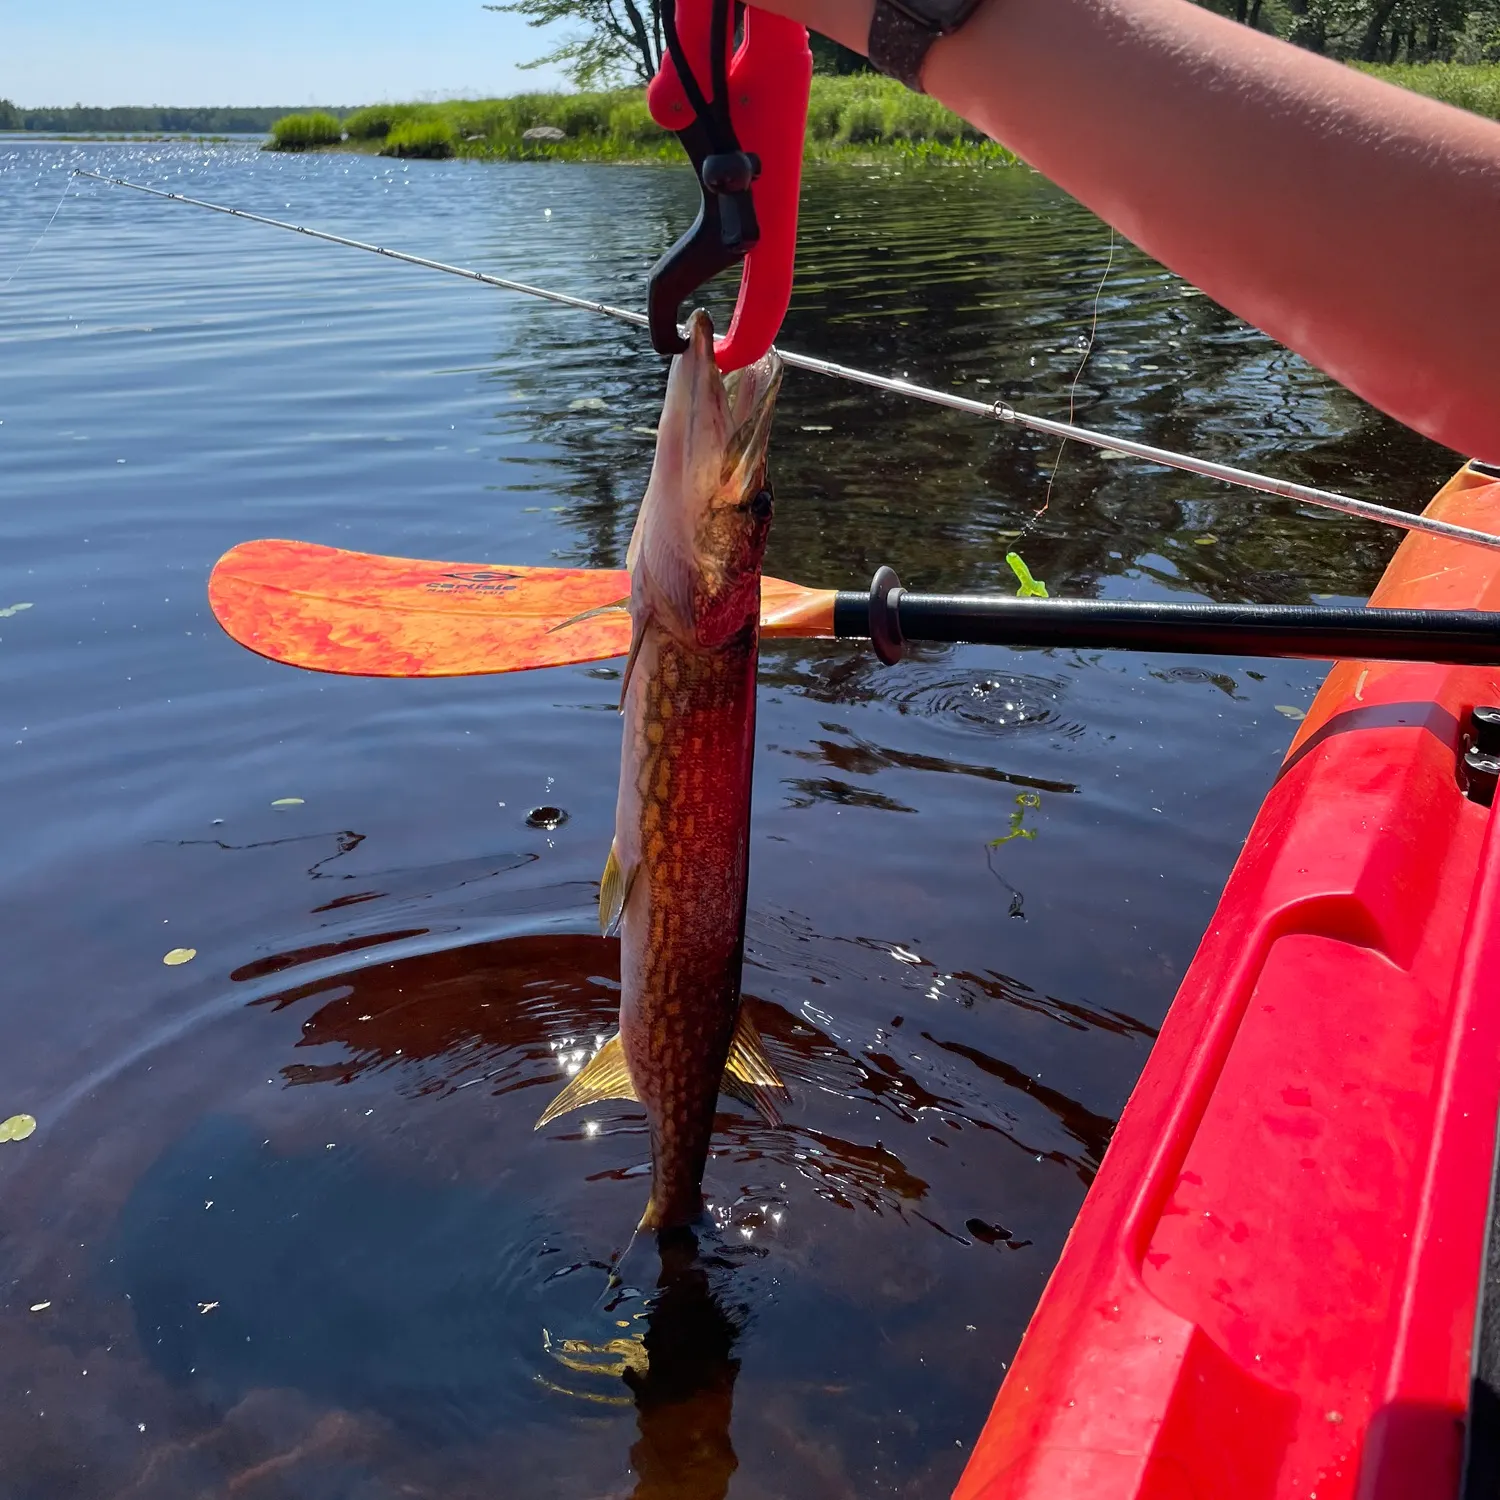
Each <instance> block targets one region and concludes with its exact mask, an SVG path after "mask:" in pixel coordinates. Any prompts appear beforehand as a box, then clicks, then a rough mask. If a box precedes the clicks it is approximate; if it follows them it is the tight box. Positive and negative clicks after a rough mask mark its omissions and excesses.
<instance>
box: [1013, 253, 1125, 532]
mask: <svg viewBox="0 0 1500 1500" xmlns="http://www.w3.org/2000/svg"><path fill="white" fill-rule="evenodd" d="M1114 263H1115V226H1114V225H1113V224H1111V225H1110V226H1109V254H1108V255H1107V256H1106V257H1105V260H1104V274H1103V275H1102V276H1100V278H1099V285H1098V286H1096V287H1095V288H1094V312H1093V317H1092V318H1091V319H1090V321H1089V336H1088V338H1087V339H1086V340H1085V342H1084V345H1083V358H1082V359H1080V360H1079V361H1078V368H1077V369H1076V370H1075V371H1074V372H1073V383H1072V384H1071V385H1070V386H1069V387H1068V421H1069V423H1071V422H1072V420H1073V418H1074V417H1075V416H1076V415H1077V412H1078V382H1079V381H1080V380H1082V379H1083V372H1084V370H1085V369H1086V368H1087V367H1088V362H1089V355H1091V354H1092V353H1093V352H1094V338H1095V335H1096V334H1097V333H1098V332H1099V299H1100V298H1101V297H1102V296H1103V295H1104V283H1105V282H1106V281H1108V280H1109V273H1110V271H1111V270H1112V269H1113V267H1114ZM1067 446H1068V440H1067V438H1064V439H1063V440H1062V441H1061V442H1060V443H1059V444H1058V445H1057V457H1056V458H1054V459H1053V460H1052V470H1051V472H1050V473H1049V474H1048V475H1047V489H1046V493H1045V494H1043V496H1042V503H1041V507H1040V509H1038V510H1037V511H1035V512H1034V513H1033V514H1032V517H1031V519H1030V520H1029V521H1028V522H1027V523H1026V524H1025V525H1024V526H1023V527H1022V528H1021V536H1025V535H1026V533H1027V532H1028V531H1030V530H1031V528H1032V527H1033V526H1035V525H1036V523H1037V522H1038V521H1040V520H1041V518H1042V517H1043V516H1044V515H1046V513H1047V507H1048V506H1049V505H1051V504H1052V486H1053V485H1054V484H1055V483H1056V482H1057V471H1058V470H1059V469H1060V468H1061V467H1062V456H1063V449H1064V448H1066V447H1067ZM1020 539H1021V538H1020V537H1017V538H1016V540H1017V541H1019V540H1020Z"/></svg>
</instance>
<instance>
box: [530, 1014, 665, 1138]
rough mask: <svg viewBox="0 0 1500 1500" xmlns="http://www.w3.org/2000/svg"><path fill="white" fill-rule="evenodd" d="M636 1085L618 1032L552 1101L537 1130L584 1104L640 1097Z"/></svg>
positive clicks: (536, 1126)
mask: <svg viewBox="0 0 1500 1500" xmlns="http://www.w3.org/2000/svg"><path fill="white" fill-rule="evenodd" d="M639 1097H640V1096H639V1095H638V1094H637V1093H636V1091H635V1085H634V1084H633V1083H632V1082H631V1081H630V1069H629V1068H628V1067H626V1065H625V1049H624V1048H623V1047H622V1046H621V1045H620V1037H619V1033H618V1032H616V1034H615V1035H614V1036H612V1037H610V1039H609V1040H608V1041H607V1042H606V1043H605V1044H604V1045H603V1046H602V1047H601V1048H600V1049H599V1050H598V1051H597V1052H596V1053H595V1054H594V1055H593V1056H592V1057H591V1058H590V1059H589V1060H588V1062H587V1063H586V1064H585V1065H584V1066H583V1068H582V1069H580V1071H579V1072H578V1074H577V1076H576V1077H574V1078H572V1079H571V1080H569V1083H568V1086H567V1088H565V1089H564V1090H563V1091H562V1093H560V1094H559V1095H558V1096H557V1098H555V1099H554V1100H553V1101H552V1103H551V1104H549V1105H548V1106H547V1108H546V1110H545V1112H544V1113H543V1115H542V1117H541V1119H540V1120H538V1121H537V1122H536V1125H535V1127H534V1128H535V1129H537V1130H540V1129H541V1128H542V1126H543V1125H550V1124H551V1123H552V1121H553V1120H555V1119H556V1118H557V1117H558V1116H559V1115H565V1114H567V1112H568V1111H569V1110H570V1109H578V1108H579V1107H580V1106H582V1105H585V1104H598V1103H599V1102H600V1101H601V1100H604V1099H630V1100H632V1101H634V1100H637V1099H639Z"/></svg>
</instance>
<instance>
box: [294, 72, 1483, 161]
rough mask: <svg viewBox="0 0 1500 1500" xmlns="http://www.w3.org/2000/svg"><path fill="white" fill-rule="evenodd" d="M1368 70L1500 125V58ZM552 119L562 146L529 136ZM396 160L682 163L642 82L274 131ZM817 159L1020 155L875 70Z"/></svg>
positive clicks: (393, 110)
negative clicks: (344, 136) (344, 138)
mask: <svg viewBox="0 0 1500 1500" xmlns="http://www.w3.org/2000/svg"><path fill="white" fill-rule="evenodd" d="M1359 66H1361V67H1362V68H1363V69H1364V71H1365V72H1367V73H1372V74H1374V75H1375V76H1376V77H1377V78H1384V79H1387V80H1388V81H1389V82H1391V83H1395V84H1399V85H1400V86H1401V87H1402V88H1408V89H1413V90H1415V91H1416V92H1417V93H1419V94H1427V95H1429V96H1431V97H1432V98H1434V99H1441V100H1443V101H1444V102H1445V103H1448V104H1454V105H1457V106H1458V107H1459V108H1460V109H1467V110H1472V111H1473V112H1474V113H1475V114H1480V115H1487V116H1489V117H1490V118H1491V119H1496V120H1500V63H1476V64H1460V63H1418V64H1397V65H1395V66H1392V67H1386V66H1380V65H1377V64H1360V65H1359ZM537 125H552V126H555V127H557V128H558V129H559V130H561V131H563V132H564V138H563V139H562V140H560V141H528V140H527V139H526V138H525V134H526V132H527V131H528V130H530V129H531V128H532V127H533V126H537ZM341 132H347V133H348V136H349V145H350V146H352V147H354V148H355V149H363V150H377V149H378V150H380V151H381V152H382V154H384V155H388V156H467V157H479V158H489V159H492V160H505V161H542V160H553V161H670V162H677V161H680V160H681V159H682V155H681V148H680V147H679V146H678V144H677V142H676V140H675V139H674V138H673V137H672V136H671V135H669V134H668V133H667V132H666V131H664V130H662V129H661V127H660V126H658V125H657V123H656V122H655V121H654V120H653V119H652V118H651V115H650V113H649V112H648V111H647V109H646V99H645V95H644V93H643V92H642V91H641V90H640V89H613V90H601V91H597V92H594V93H585V94H516V95H513V96H512V97H511V98H508V99H451V100H448V101H446V102H445V103H440V104H372V105H368V106H367V107H365V108H364V109H357V110H355V111H354V112H353V113H352V114H350V115H348V116H347V117H346V118H345V119H344V120H343V122H342V126H341V125H340V122H339V121H338V120H336V119H335V118H334V117H333V116H332V115H330V114H327V113H324V112H322V111H318V112H316V113H312V114H298V115H288V116H286V117H285V118H284V119H281V120H278V121H277V122H276V124H275V126H274V127H273V128H272V140H271V142H270V146H271V148H272V149H274V150H282V151H302V150H307V149H308V148H310V147H314V146H334V145H337V144H338V143H339V137H340V134H341ZM806 159H807V160H808V161H863V162H879V163H889V162H913V163H923V162H933V163H939V162H955V163H980V164H988V163H996V164H1001V163H1008V162H1013V161H1014V160H1015V158H1014V157H1013V156H1012V155H1011V154H1010V152H1008V151H1007V150H1006V149H1005V148H1004V147H1003V146H999V145H996V144H995V142H994V141H991V140H989V139H987V138H986V137H985V136H984V135H982V134H981V133H980V132H979V131H977V130H975V129H974V127H973V126H972V125H969V124H967V123H966V122H965V121H963V120H961V119H959V117H958V116H957V115H955V114H952V113H951V112H950V111H948V110H946V109H944V108H943V106H942V105H941V104H939V103H937V101H936V100H934V99H929V98H928V97H927V96H926V95H925V94H913V93H912V92H911V91H910V90H908V89H905V88H903V87H902V86H901V85H900V84H899V83H897V82H895V81H894V80H893V79H890V78H883V77H881V76H879V75H878V74H874V73H860V74H853V75H850V76H845V77H824V76H819V77H816V78H814V79H813V82H812V97H811V99H810V100H809V103H808V111H807V149H806Z"/></svg>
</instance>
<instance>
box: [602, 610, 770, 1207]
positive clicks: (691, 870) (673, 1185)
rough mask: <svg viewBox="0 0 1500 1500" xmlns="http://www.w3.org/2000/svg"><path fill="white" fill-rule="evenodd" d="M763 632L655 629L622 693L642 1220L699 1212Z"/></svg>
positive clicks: (629, 989) (619, 820)
mask: <svg viewBox="0 0 1500 1500" xmlns="http://www.w3.org/2000/svg"><path fill="white" fill-rule="evenodd" d="M756 647H757V641H756V634H755V628H754V625H753V624H752V625H751V626H750V627H749V628H747V630H746V631H745V633H744V636H743V638H742V639H739V640H737V641H736V642H735V643H734V644H733V645H731V646H729V647H726V648H723V649H721V650H718V651H713V652H705V651H699V650H695V649H693V648H691V647H687V646H684V645H683V644H681V643H680V642H679V641H677V640H676V639H675V638H673V637H672V636H670V635H668V634H667V633H666V632H665V631H662V630H659V629H658V628H656V627H655V626H652V625H649V624H648V625H647V626H646V628H645V632H644V636H643V639H642V641H641V645H640V649H639V652H638V654H637V657H636V660H635V664H634V668H633V670H632V672H631V676H630V683H629V686H628V688H627V691H626V698H625V735H626V741H625V753H624V754H623V755H622V756H621V762H620V800H619V807H618V812H617V817H616V851H617V853H618V855H619V857H620V859H621V863H622V865H623V866H624V867H625V868H626V869H627V870H629V869H630V868H631V867H632V865H633V866H634V872H633V874H632V875H631V876H630V879H631V885H630V891H629V897H628V899H627V901H626V903H625V909H624V914H623V916H622V919H621V925H620V940H621V942H620V948H621V951H620V980H621V986H620V988H621V996H620V1038H621V1043H622V1046H623V1048H624V1052H625V1061H626V1066H627V1067H628V1069H629V1072H630V1077H631V1082H632V1083H633V1084H634V1086H635V1090H636V1094H637V1096H638V1097H639V1099H640V1101H641V1103H642V1104H643V1105H644V1107H645V1110H646V1116H647V1119H648V1120H649V1122H650V1128H651V1164H652V1174H651V1183H652V1185H651V1202H650V1205H649V1206H648V1208H647V1210H646V1216H645V1218H643V1219H642V1221H641V1222H642V1226H643V1227H654V1228H658V1229H666V1228H672V1227H675V1226H677V1225H681V1224H686V1223H689V1222H691V1221H692V1220H694V1219H696V1218H697V1217H698V1216H699V1215H700V1214H701V1212H702V1209H703V1195H702V1183H703V1169H704V1165H705V1163H706V1162H707V1159H708V1148H709V1141H710V1138H711V1137H712V1135H713V1126H714V1116H715V1114H716V1112H717V1107H718V1097H719V1089H720V1086H721V1082H722V1079H723V1074H724V1066H725V1061H726V1059H727V1057H728V1054H729V1047H730V1042H731V1039H732V1037H733V1034H734V1026H735V1019H736V1016H737V1015H738V1011H739V1003H740V967H741V959H742V955H743V952H744V940H745V888H746V880H747V875H748V868H749V852H750V850H749V833H750V779H751V766H752V759H753V753H754V744H755V667H756Z"/></svg>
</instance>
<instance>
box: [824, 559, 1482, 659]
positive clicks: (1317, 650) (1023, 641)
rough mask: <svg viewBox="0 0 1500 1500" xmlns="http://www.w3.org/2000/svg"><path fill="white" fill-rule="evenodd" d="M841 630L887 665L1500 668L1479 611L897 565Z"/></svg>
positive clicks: (851, 603) (857, 602) (836, 623)
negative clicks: (1006, 591)
mask: <svg viewBox="0 0 1500 1500" xmlns="http://www.w3.org/2000/svg"><path fill="white" fill-rule="evenodd" d="M833 633H834V634H835V635H836V636H838V637H840V638H841V639H868V640H869V641H870V642H871V644H872V645H873V646H874V647H875V651H876V653H877V655H879V656H880V658H881V660H882V661H885V662H895V661H899V660H900V659H901V649H902V644H903V642H905V641H949V642H959V641H967V642H971V643H973V644H975V645H985V646H1073V647H1079V648H1083V649H1094V650H1098V649H1103V650H1124V651H1169V652H1178V653H1190V654H1201V655H1209V656H1287V657H1302V658H1306V659H1310V660H1315V661H1316V660H1323V661H1332V660H1337V659H1339V658H1341V657H1348V658H1353V659H1356V660H1360V661H1430V662H1449V663H1453V664H1455V665H1458V666H1486V667H1488V666H1497V665H1500V613H1491V612H1490V611H1487V610H1478V609H1369V608H1365V609H1322V608H1319V607H1317V606H1314V605H1301V604H1159V603H1156V602H1155V601H1136V600H1129V601H1126V600H1112V599H1017V598H1012V597H1010V596H1007V595H1003V594H1001V595H995V596H989V595H982V594H981V595H970V594H913V593H908V592H907V591H906V590H905V589H903V588H902V587H901V584H900V580H899V579H898V578H897V577H896V575H895V573H894V572H893V571H892V570H891V569H890V568H882V569H881V570H880V571H879V572H878V573H877V574H876V575H875V580H874V583H873V584H872V585H871V587H870V592H869V593H867V594H864V593H855V592H850V591H845V590H840V592H839V594H838V595H837V597H836V599H835V601H834V606H833Z"/></svg>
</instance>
